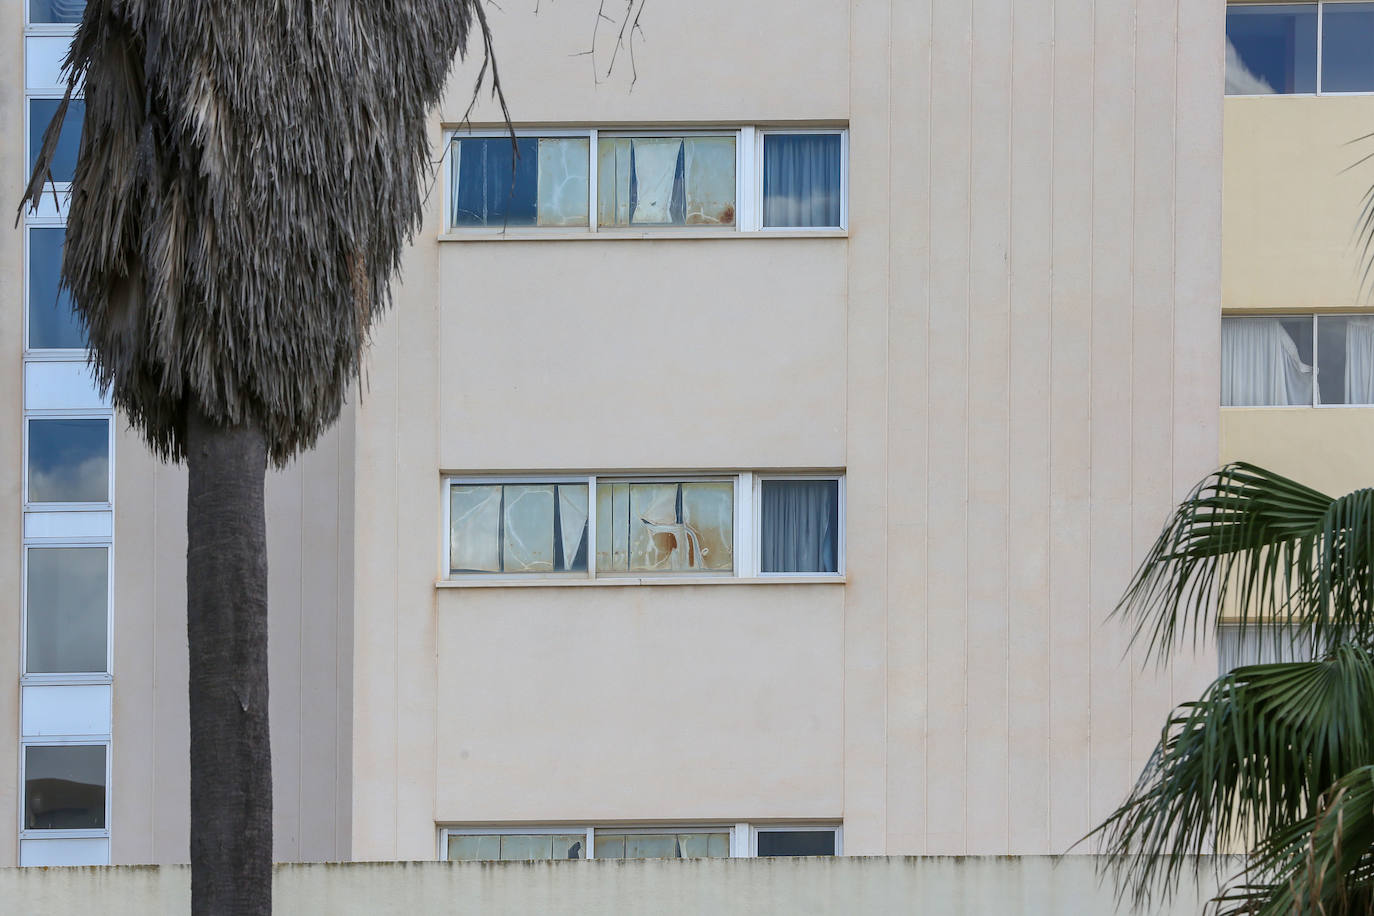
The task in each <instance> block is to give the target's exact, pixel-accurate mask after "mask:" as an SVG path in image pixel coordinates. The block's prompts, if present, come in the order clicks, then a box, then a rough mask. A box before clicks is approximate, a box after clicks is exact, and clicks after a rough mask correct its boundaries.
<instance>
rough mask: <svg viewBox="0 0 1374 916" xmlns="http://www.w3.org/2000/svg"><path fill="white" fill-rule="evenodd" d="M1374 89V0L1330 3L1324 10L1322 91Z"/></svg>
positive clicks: (1366, 90)
mask: <svg viewBox="0 0 1374 916" xmlns="http://www.w3.org/2000/svg"><path fill="white" fill-rule="evenodd" d="M1370 90H1374V3H1328V4H1327V5H1326V9H1325V10H1324V11H1323V12H1322V92H1369V91H1370Z"/></svg>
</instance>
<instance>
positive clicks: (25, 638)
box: [19, 538, 115, 687]
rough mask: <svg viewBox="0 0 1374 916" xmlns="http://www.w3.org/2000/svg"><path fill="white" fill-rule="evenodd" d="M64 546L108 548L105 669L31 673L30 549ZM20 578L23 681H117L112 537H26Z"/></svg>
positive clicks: (69, 683) (74, 683) (64, 683)
mask: <svg viewBox="0 0 1374 916" xmlns="http://www.w3.org/2000/svg"><path fill="white" fill-rule="evenodd" d="M60 547H77V548H103V549H104V550H105V670H104V671H44V672H39V673H30V672H29V551H30V550H45V549H54V548H60ZM22 550H23V552H24V553H23V558H22V561H21V563H20V579H19V614H20V617H19V670H20V676H19V683H20V685H21V686H24V687H33V686H39V685H43V686H50V687H57V686H83V685H89V684H109V683H112V682H113V681H114V677H113V674H112V672H113V671H114V614H113V613H112V612H111V611H112V608H113V607H114V563H115V558H114V542H113V541H112V540H111V539H110V538H43V539H41V540H40V539H37V538H26V539H25V540H24V546H23V548H22Z"/></svg>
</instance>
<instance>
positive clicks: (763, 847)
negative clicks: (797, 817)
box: [759, 830, 835, 856]
mask: <svg viewBox="0 0 1374 916" xmlns="http://www.w3.org/2000/svg"><path fill="white" fill-rule="evenodd" d="M834 854H835V831H833V830H760V831H759V855H761V856H833V855H834Z"/></svg>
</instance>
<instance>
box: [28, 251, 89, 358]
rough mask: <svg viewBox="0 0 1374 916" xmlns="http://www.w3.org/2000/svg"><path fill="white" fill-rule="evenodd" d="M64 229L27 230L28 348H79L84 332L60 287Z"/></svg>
mask: <svg viewBox="0 0 1374 916" xmlns="http://www.w3.org/2000/svg"><path fill="white" fill-rule="evenodd" d="M66 240H67V230H66V229H61V228H51V229H50V228H42V229H30V230H29V347H30V348H32V349H34V350H54V349H55V350H65V349H71V350H79V349H84V348H85V346H86V334H85V332H84V331H83V330H82V328H81V323H80V322H79V321H78V320H77V318H76V312H75V311H74V310H73V308H72V297H71V293H69V292H68V291H67V290H66V289H63V288H61V279H62V245H63V243H64V242H66Z"/></svg>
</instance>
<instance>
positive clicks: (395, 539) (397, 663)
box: [390, 310, 405, 858]
mask: <svg viewBox="0 0 1374 916" xmlns="http://www.w3.org/2000/svg"><path fill="white" fill-rule="evenodd" d="M398 311H399V310H398ZM396 321H397V323H398V325H399V324H400V323H401V322H402V321H403V319H402V318H401V316H400V314H397V315H396ZM404 336H405V335H404V333H403V329H402V328H401V327H399V326H398V327H397V328H396V355H395V360H396V363H395V369H394V372H395V375H396V378H395V381H394V383H393V385H392V396H393V398H394V403H393V404H392V408H391V418H390V420H391V423H390V425H391V429H390V433H391V441H392V444H393V449H394V451H393V455H394V457H393V458H392V459H391V463H392V475H393V484H394V487H395V491H396V500H397V505H396V506H394V507H393V508H392V513H391V519H392V522H391V537H392V541H391V543H392V562H391V606H392V613H391V704H392V708H391V713H392V728H391V855H392V857H393V858H394V857H395V856H396V853H397V850H398V849H399V846H400V838H401V615H400V602H401V582H400V569H399V567H400V565H401V564H400V560H401V514H400V512H399V508H400V506H399V502H400V490H401V455H402V454H403V453H404V451H405V450H404V448H402V445H401V387H402V386H401V380H400V373H401V360H402V357H403V355H404V354H403V353H402V350H403V349H404V348H403V346H402V343H403V340H402V339H403V338H404Z"/></svg>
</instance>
